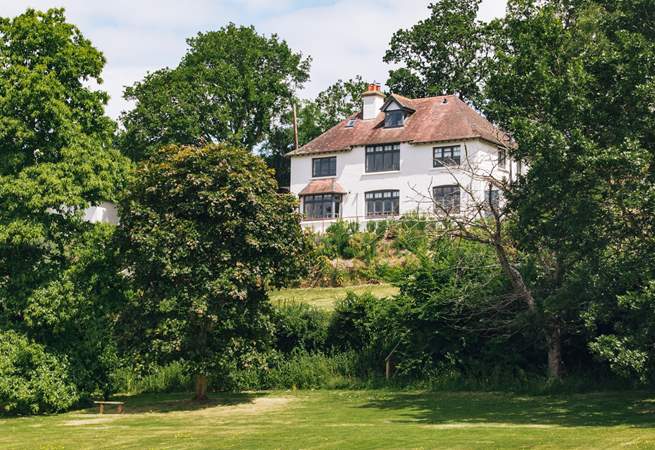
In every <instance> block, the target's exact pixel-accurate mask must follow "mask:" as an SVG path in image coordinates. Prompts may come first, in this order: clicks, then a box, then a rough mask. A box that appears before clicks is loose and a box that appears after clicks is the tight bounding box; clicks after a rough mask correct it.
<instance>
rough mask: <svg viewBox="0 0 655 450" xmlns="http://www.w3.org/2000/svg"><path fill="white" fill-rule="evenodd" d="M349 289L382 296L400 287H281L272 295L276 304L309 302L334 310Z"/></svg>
mask: <svg viewBox="0 0 655 450" xmlns="http://www.w3.org/2000/svg"><path fill="white" fill-rule="evenodd" d="M349 291H352V292H354V293H356V294H363V293H364V292H370V293H372V294H373V295H375V296H376V297H378V298H382V297H389V296H391V295H396V294H397V293H398V288H397V287H394V286H391V285H390V284H366V285H361V286H348V287H339V288H298V289H281V290H279V291H274V292H271V294H270V297H271V301H272V302H273V304H274V305H279V304H281V303H284V302H298V303H309V304H310V305H314V306H316V307H317V308H321V309H326V310H332V309H334V304H335V303H336V302H337V300H341V299H343V298H344V297H345V296H346V294H347V293H348V292H349Z"/></svg>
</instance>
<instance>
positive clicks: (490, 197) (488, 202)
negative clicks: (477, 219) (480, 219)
mask: <svg viewBox="0 0 655 450" xmlns="http://www.w3.org/2000/svg"><path fill="white" fill-rule="evenodd" d="M492 206H493V209H494V210H495V211H496V212H500V190H499V189H491V190H489V189H487V190H485V191H484V207H485V210H486V213H487V216H492V215H493V212H492V208H491V207H492Z"/></svg>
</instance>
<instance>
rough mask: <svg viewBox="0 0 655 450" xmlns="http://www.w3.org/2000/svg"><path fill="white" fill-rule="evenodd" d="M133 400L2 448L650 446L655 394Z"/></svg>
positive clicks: (22, 422)
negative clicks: (121, 408)
mask: <svg viewBox="0 0 655 450" xmlns="http://www.w3.org/2000/svg"><path fill="white" fill-rule="evenodd" d="M188 398H189V394H168V395H157V396H154V395H142V396H138V397H130V398H127V399H126V401H127V407H126V414H124V415H111V414H105V415H103V416H99V415H97V414H95V410H94V409H88V410H81V411H75V412H71V413H67V414H61V415H56V416H49V417H28V418H11V419H2V420H0V448H3V449H28V448H29V449H60V448H61V449H68V448H70V449H79V448H82V449H84V448H171V449H172V448H175V449H200V448H238V449H268V448H270V449H273V448H285V449H286V448H322V449H325V448H334V449H342V448H348V449H365V448H481V449H482V448H485V449H487V448H526V447H530V448H588V449H597V448H617V447H622V448H653V447H655V428H654V427H655V414H654V413H655V394H646V393H637V392H630V393H608V394H585V395H570V396H566V397H564V396H561V397H560V396H547V397H529V396H513V395H506V394H483V393H433V392H409V391H403V392H393V391H386V390H379V391H301V392H270V393H243V394H225V395H219V394H214V396H213V400H212V401H210V402H208V403H206V404H203V405H197V404H193V403H191V402H189V401H188V400H187V399H188Z"/></svg>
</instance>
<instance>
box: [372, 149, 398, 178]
mask: <svg viewBox="0 0 655 450" xmlns="http://www.w3.org/2000/svg"><path fill="white" fill-rule="evenodd" d="M391 170H400V144H385V145H367V146H366V171H367V172H387V171H391Z"/></svg>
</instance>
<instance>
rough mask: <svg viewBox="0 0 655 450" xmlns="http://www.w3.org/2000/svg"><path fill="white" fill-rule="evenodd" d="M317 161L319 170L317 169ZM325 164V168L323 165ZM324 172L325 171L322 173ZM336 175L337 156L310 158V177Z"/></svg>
mask: <svg viewBox="0 0 655 450" xmlns="http://www.w3.org/2000/svg"><path fill="white" fill-rule="evenodd" d="M317 163H318V166H319V170H317ZM326 165H327V170H325V169H324V167H325V166H326ZM324 172H325V173H324ZM335 176H337V157H336V156H326V157H324V158H312V178H321V177H335Z"/></svg>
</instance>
